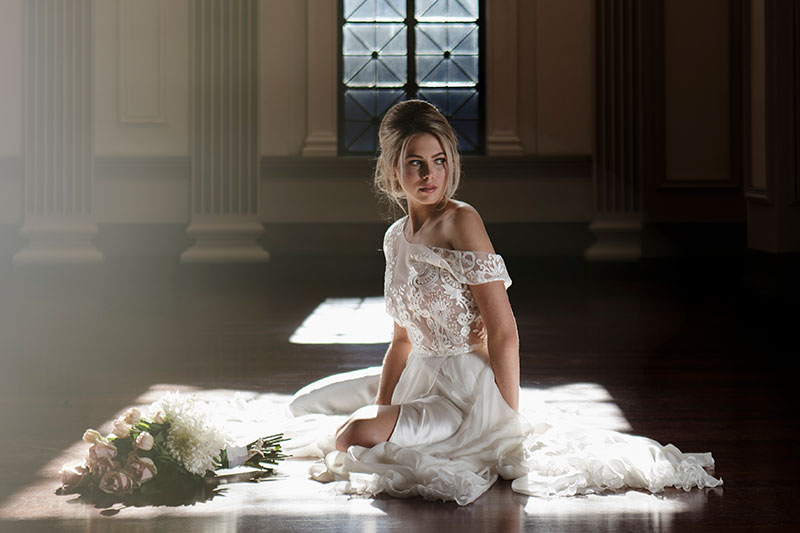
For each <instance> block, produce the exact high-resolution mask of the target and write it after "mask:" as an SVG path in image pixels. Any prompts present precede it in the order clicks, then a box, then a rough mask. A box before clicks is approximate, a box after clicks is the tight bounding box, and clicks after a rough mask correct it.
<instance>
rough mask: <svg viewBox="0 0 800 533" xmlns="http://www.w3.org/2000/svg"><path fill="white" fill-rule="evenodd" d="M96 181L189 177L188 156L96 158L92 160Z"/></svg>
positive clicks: (189, 165)
mask: <svg viewBox="0 0 800 533" xmlns="http://www.w3.org/2000/svg"><path fill="white" fill-rule="evenodd" d="M94 174H95V178H98V179H118V178H160V179H164V178H180V179H189V177H190V176H191V161H190V159H189V156H171V155H168V156H98V157H96V158H95V160H94Z"/></svg>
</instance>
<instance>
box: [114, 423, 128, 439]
mask: <svg viewBox="0 0 800 533" xmlns="http://www.w3.org/2000/svg"><path fill="white" fill-rule="evenodd" d="M113 433H114V435H116V436H117V437H119V438H121V439H124V438H125V437H127V436H128V435H130V434H131V426H130V424H128V423H127V422H125V420H123V419H122V418H117V419H116V420H114V431H113Z"/></svg>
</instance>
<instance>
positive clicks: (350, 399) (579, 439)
mask: <svg viewBox="0 0 800 533" xmlns="http://www.w3.org/2000/svg"><path fill="white" fill-rule="evenodd" d="M379 375H380V368H379V367H373V368H370V369H365V370H362V371H357V372H350V373H345V374H339V375H337V376H331V377H329V378H326V379H324V380H321V381H319V382H315V383H313V384H311V385H309V386H308V387H305V388H303V389H302V390H301V391H299V392H298V393H297V394H296V395H295V397H294V399H293V401H292V404H291V405H290V409H291V411H292V412H293V413H294V414H295V415H296V416H297V421H298V422H301V421H302V422H303V424H300V426H299V427H300V428H302V429H297V428H295V430H293V431H292V433H293V437H294V438H293V440H292V441H291V442H290V443H288V444H289V451H290V452H291V453H293V454H294V455H295V456H298V455H311V456H317V457H321V458H322V460H321V461H319V462H318V463H316V464H315V465H314V466H313V467H312V469H311V475H312V477H314V478H315V479H317V480H319V481H323V482H331V483H334V487H335V489H336V490H337V491H339V492H342V493H347V494H366V495H375V494H379V493H381V492H386V493H387V494H390V495H392V496H397V497H409V496H421V497H423V498H425V499H429V500H446V501H447V500H454V501H455V502H457V503H458V504H460V505H466V504H468V503H471V502H473V501H475V500H476V499H477V498H478V497H479V496H480V495H481V494H483V493H484V492H485V491H486V490H488V489H489V487H491V486H492V484H494V483H495V481H496V480H497V478H498V476H500V477H503V478H504V479H513V480H514V481H513V483H512V488H513V490H515V491H517V492H520V493H523V494H527V495H531V496H540V497H552V496H571V495H576V494H588V493H599V492H603V491H605V490H617V489H622V488H633V489H646V490H649V491H651V492H658V491H661V490H662V489H663V488H664V487H679V488H682V489H685V490H689V489H691V488H693V487H700V488H702V487H716V486H718V485H721V484H722V480H721V479H716V478H714V477H713V476H712V475H710V474H709V473H708V472H707V471H706V469H710V468H713V465H714V461H713V458H712V457H711V454H710V453H703V454H688V453H682V452H681V451H680V450H678V449H677V448H676V447H675V446H673V445H667V446H662V445H661V444H659V443H658V442H656V441H654V440H652V439H648V438H644V437H637V436H631V435H627V434H623V433H619V432H615V431H610V430H604V429H595V428H589V427H586V426H585V425H575V424H571V423H569V422H564V423H560V422H559V423H555V424H554V423H552V422H551V423H544V422H542V421H537V420H528V419H527V418H526V417H525V416H523V415H520V414H518V413H516V412H515V411H514V410H512V409H511V408H510V407H509V406H508V404H506V402H505V400H503V397H502V396H501V394H500V391H499V390H498V388H497V385H496V384H495V381H494V374H493V372H492V369H491V367H490V366H489V364H488V362H487V361H486V360H485V359H484V358H482V357H481V356H480V355H477V354H475V353H465V354H461V355H455V356H448V357H433V358H430V357H427V358H426V357H416V356H414V354H412V355H410V356H409V359H408V362H407V364H406V368H405V369H404V371H403V373H402V375H401V377H400V380H399V381H398V384H397V386H396V388H395V391H394V395H393V397H392V403H393V404H396V405H400V406H401V407H400V415H399V417H398V421H397V425H396V427H395V429H394V431H393V433H392V435H391V437H390V438H389V441H388V442H384V443H380V444H378V445H376V446H374V447H372V448H364V447H361V446H351V447H350V449H349V450H347V452H339V451H336V450H335V448H334V446H333V442H334V440H333V432H334V431H335V429H336V427H337V426H338V425H339V424H341V423H342V421H343V420H344V419H345V417H344V415H346V414H349V413H351V412H353V411H355V410H356V409H357V408H359V407H361V406H364V405H368V404H370V403H372V401H373V400H374V398H375V393H376V391H377V385H378V379H379Z"/></svg>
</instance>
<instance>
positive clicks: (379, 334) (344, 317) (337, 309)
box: [289, 296, 392, 344]
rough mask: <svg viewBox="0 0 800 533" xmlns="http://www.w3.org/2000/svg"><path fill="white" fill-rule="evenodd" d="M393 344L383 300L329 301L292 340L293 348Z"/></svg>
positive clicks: (343, 299)
mask: <svg viewBox="0 0 800 533" xmlns="http://www.w3.org/2000/svg"><path fill="white" fill-rule="evenodd" d="M391 340H392V319H391V318H390V317H389V315H387V314H386V311H385V310H384V303H383V297H381V296H376V297H371V298H328V299H326V300H325V301H324V302H322V303H321V304H319V306H317V308H316V309H314V311H313V312H312V313H311V314H310V315H308V317H307V318H306V319H305V320H304V321H303V323H302V324H301V325H300V327H299V328H297V330H295V332H294V333H293V334H292V336H291V337H290V338H289V342H291V343H293V344H382V343H388V342H389V341H391Z"/></svg>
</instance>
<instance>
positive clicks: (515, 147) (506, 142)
mask: <svg viewBox="0 0 800 533" xmlns="http://www.w3.org/2000/svg"><path fill="white" fill-rule="evenodd" d="M486 152H487V153H488V154H489V155H522V154H523V153H524V152H525V150H524V148H523V147H522V140H521V139H520V138H519V136H518V135H515V134H513V133H495V134H492V135H490V136H489V138H488V139H487V140H486Z"/></svg>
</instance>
